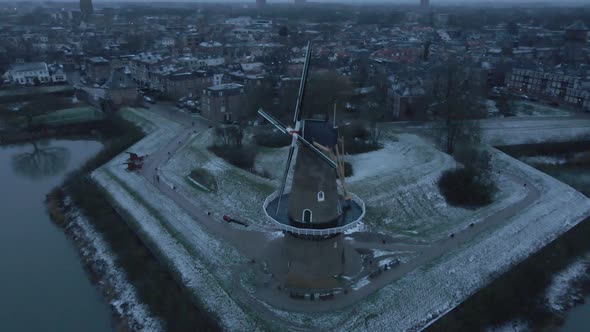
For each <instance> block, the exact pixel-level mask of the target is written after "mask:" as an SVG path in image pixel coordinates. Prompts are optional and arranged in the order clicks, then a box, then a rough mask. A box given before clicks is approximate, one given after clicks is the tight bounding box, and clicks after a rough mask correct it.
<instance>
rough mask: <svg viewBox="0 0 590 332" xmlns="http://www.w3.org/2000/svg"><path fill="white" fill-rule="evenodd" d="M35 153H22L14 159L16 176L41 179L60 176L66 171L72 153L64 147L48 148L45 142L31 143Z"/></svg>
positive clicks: (13, 165)
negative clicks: (60, 173)
mask: <svg viewBox="0 0 590 332" xmlns="http://www.w3.org/2000/svg"><path fill="white" fill-rule="evenodd" d="M31 144H32V145H33V151H30V152H22V153H19V154H17V155H15V156H14V157H13V159H12V167H13V169H14V172H15V173H16V174H20V175H23V176H26V177H29V178H31V179H39V178H43V177H49V176H54V175H57V174H59V172H61V171H63V170H65V169H66V167H67V165H68V161H69V158H70V153H69V151H68V150H67V149H66V148H63V147H51V146H47V144H46V143H45V142H36V141H33V142H31Z"/></svg>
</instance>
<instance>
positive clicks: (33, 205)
mask: <svg viewBox="0 0 590 332" xmlns="http://www.w3.org/2000/svg"><path fill="white" fill-rule="evenodd" d="M100 148H101V144H100V143H99V142H96V141H87V140H77V141H70V140H50V141H45V142H38V143H35V144H32V143H27V144H22V145H18V146H2V147H0V179H1V180H2V181H1V183H0V262H2V268H1V269H0V322H1V328H0V330H2V331H8V332H11V331H18V332H20V331H24V332H28V331H60V332H69V331H72V332H73V331H76V332H78V331H85V332H94V331H96V332H99V331H100V332H104V331H113V330H114V328H113V320H112V317H111V312H110V309H109V306H108V304H107V303H106V302H105V301H104V299H103V298H102V296H101V294H100V293H99V291H98V290H97V288H96V287H95V286H94V285H92V284H91V282H90V280H89V278H88V275H87V274H86V272H85V271H84V270H83V267H82V263H81V261H80V257H79V256H78V252H77V249H76V247H75V245H74V243H72V241H71V240H69V239H68V238H67V237H66V235H65V234H64V233H63V231H62V230H61V229H60V228H58V227H57V226H55V225H54V224H53V223H52V222H51V220H50V219H49V215H48V214H47V211H46V209H45V205H44V199H45V195H46V194H47V193H48V192H49V191H50V190H51V189H52V188H54V187H55V186H57V185H59V184H60V183H61V181H62V180H63V179H64V176H65V175H66V174H67V173H68V172H70V171H73V170H75V169H76V168H78V167H80V166H81V165H82V163H83V162H84V161H85V160H87V159H89V158H90V157H92V156H93V155H94V154H96V153H97V152H98V151H99V149H100Z"/></svg>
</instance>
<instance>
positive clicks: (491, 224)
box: [141, 108, 540, 319]
mask: <svg viewBox="0 0 590 332" xmlns="http://www.w3.org/2000/svg"><path fill="white" fill-rule="evenodd" d="M151 111H153V112H158V113H159V114H161V112H167V111H166V110H163V109H160V108H158V109H155V108H154V109H152V110H151ZM174 112H175V113H174V114H168V115H167V117H168V118H169V119H172V120H173V121H177V122H179V123H181V124H182V125H183V126H184V128H183V129H182V130H181V131H180V132H179V133H178V135H177V136H176V137H175V138H174V139H172V140H171V141H170V142H169V143H168V144H167V145H166V146H164V147H163V148H162V149H161V150H160V151H158V152H156V153H153V154H152V155H150V157H149V159H148V160H147V161H146V165H145V167H144V170H143V171H142V173H141V174H142V175H143V176H144V177H145V178H146V179H148V181H150V182H151V183H153V184H154V185H155V186H156V187H157V188H158V189H159V190H160V191H161V192H162V194H164V195H166V196H167V197H169V198H170V199H171V200H172V201H174V202H175V203H176V204H178V205H179V206H180V207H181V208H183V209H184V210H185V212H186V213H188V214H189V215H190V216H191V217H192V218H193V219H194V221H195V222H197V223H199V224H200V225H202V226H204V228H205V229H206V230H207V231H208V232H209V233H210V234H212V235H214V236H216V237H218V238H220V239H222V240H223V241H226V242H227V243H229V244H231V245H233V246H234V247H235V248H237V249H238V250H239V251H240V252H241V253H242V254H243V255H244V256H245V257H252V258H261V257H265V255H264V252H263V250H264V248H265V246H264V245H263V244H265V243H268V237H267V235H266V234H265V232H261V231H249V230H245V229H240V228H237V227H233V226H231V225H228V224H227V223H225V222H223V221H221V220H214V219H213V218H211V217H210V216H208V215H207V213H206V211H203V210H202V209H201V207H198V206H195V205H193V204H192V203H191V202H190V200H188V199H187V198H186V197H185V196H184V195H183V194H182V193H181V192H179V191H178V190H175V189H174V188H172V187H170V185H169V184H167V183H164V181H163V180H162V179H161V178H160V181H159V182H158V181H157V176H158V173H157V171H156V168H161V167H162V166H163V165H164V164H165V163H166V162H167V161H168V159H169V155H174V154H175V153H176V152H177V151H178V150H179V149H180V148H181V147H182V146H183V144H185V143H186V142H187V140H188V139H189V138H190V136H191V134H192V133H194V132H195V131H201V130H204V129H206V128H207V126H208V124H207V123H206V122H205V121H202V120H199V119H197V120H195V117H194V116H193V115H191V114H186V113H181V112H178V111H174ZM193 121H194V122H195V125H194V127H193V126H192V122H193ZM505 175H506V176H508V177H509V178H510V179H511V180H512V181H514V182H516V183H519V184H524V183H525V181H524V180H523V179H521V178H519V177H517V176H514V175H511V174H505ZM539 197H540V191H539V190H538V189H537V188H536V187H534V186H533V185H532V184H528V185H527V194H526V196H525V197H524V198H523V199H521V200H520V201H518V202H516V203H514V204H512V205H510V206H508V207H506V208H504V209H502V210H500V211H498V212H496V213H495V214H493V215H491V216H489V217H487V218H485V219H484V220H482V221H481V222H479V223H477V224H475V225H473V226H472V227H467V228H465V229H464V230H463V231H460V232H457V233H456V234H454V236H453V237H449V238H445V239H443V240H441V241H439V242H436V243H434V244H432V245H429V246H422V245H416V244H407V243H396V242H391V243H385V244H383V243H382V242H381V241H380V240H377V241H363V240H361V239H355V240H353V243H352V245H353V246H355V247H363V248H373V249H382V250H389V251H399V250H414V251H417V252H418V253H419V254H418V256H417V257H415V258H414V259H412V260H410V261H408V262H407V263H403V264H400V265H398V266H397V267H395V268H393V269H391V270H388V271H387V272H384V273H383V274H381V275H380V276H379V277H377V278H375V279H373V280H372V281H371V283H369V284H368V285H367V286H365V287H362V288H360V289H358V290H356V291H354V292H350V293H349V294H347V295H343V296H337V297H336V298H335V299H334V300H332V301H315V302H310V301H301V300H294V299H291V298H290V297H289V296H288V294H286V293H285V292H277V291H266V292H262V293H261V295H262V296H263V299H264V300H265V301H267V302H268V303H269V304H271V305H273V306H276V307H279V308H283V309H285V310H291V311H303V312H317V311H324V310H325V311H329V310H336V309H340V308H344V307H347V306H350V305H352V304H354V303H356V302H357V301H359V300H361V299H363V298H364V297H366V296H368V295H370V294H371V293H373V292H374V291H376V290H378V289H380V288H382V287H383V286H385V285H387V284H389V283H391V282H392V281H395V280H397V279H400V278H401V277H403V276H404V275H406V274H407V273H409V272H411V271H413V270H415V269H416V268H418V267H420V266H423V265H424V264H426V263H429V262H432V261H433V260H436V259H437V258H439V257H441V256H442V255H443V254H445V253H447V252H449V251H451V250H454V249H457V248H459V247H461V246H463V245H465V244H466V243H467V242H469V241H471V240H473V239H474V238H476V237H477V236H478V235H480V234H482V233H483V232H485V231H488V230H491V229H493V228H495V227H498V226H500V225H502V224H503V223H505V222H506V221H508V220H509V219H510V218H512V217H513V216H515V215H517V214H518V213H519V212H521V211H522V210H524V209H526V208H527V207H528V206H530V205H531V204H532V203H534V202H535V201H536V200H537V199H538V198H539ZM261 203H262V202H261ZM191 226H192V225H183V224H180V223H179V224H176V225H175V227H177V228H178V229H179V230H180V231H181V232H182V234H187V235H188V234H191V233H193V232H195V229H194V226H192V227H191ZM236 269H237V270H236V271H239V269H243V266H241V267H236ZM236 273H237V274H239V272H236ZM234 276H236V277H239V275H236V274H234ZM236 290H237V291H240V290H239V289H236ZM265 294H266V295H265ZM269 294H270V295H269ZM236 295H238V294H236ZM249 296H250V295H248V294H247V293H245V292H243V290H242V292H240V294H239V297H240V298H241V299H242V300H243V301H244V300H245V301H246V303H247V304H248V305H249V306H255V307H256V308H257V310H258V311H261V312H263V313H264V314H265V315H272V313H271V312H270V311H269V309H268V308H267V307H265V306H264V305H262V304H260V303H259V302H258V301H256V300H254V299H252V298H248V297H249ZM269 317H270V316H269ZM276 319H278V318H276Z"/></svg>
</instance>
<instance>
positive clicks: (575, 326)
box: [561, 296, 590, 332]
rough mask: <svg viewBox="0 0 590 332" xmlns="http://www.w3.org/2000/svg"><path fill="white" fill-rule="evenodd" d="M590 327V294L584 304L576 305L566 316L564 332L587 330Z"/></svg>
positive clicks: (582, 331) (585, 331) (583, 331)
mask: <svg viewBox="0 0 590 332" xmlns="http://www.w3.org/2000/svg"><path fill="white" fill-rule="evenodd" d="M589 329H590V296H586V298H585V302H584V304H581V305H579V306H576V307H574V308H573V309H572V310H571V311H570V312H568V313H567V315H566V317H565V324H564V325H563V327H562V328H561V331H562V332H587V331H588V330H589Z"/></svg>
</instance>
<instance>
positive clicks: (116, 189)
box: [92, 110, 257, 331]
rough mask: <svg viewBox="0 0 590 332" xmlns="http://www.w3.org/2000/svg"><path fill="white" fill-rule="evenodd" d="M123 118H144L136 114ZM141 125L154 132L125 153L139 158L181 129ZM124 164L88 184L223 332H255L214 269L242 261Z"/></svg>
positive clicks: (225, 272) (222, 273)
mask: <svg viewBox="0 0 590 332" xmlns="http://www.w3.org/2000/svg"><path fill="white" fill-rule="evenodd" d="M127 112H131V113H130V115H132V116H140V117H143V115H142V114H141V113H140V111H137V110H127ZM142 121H145V123H148V122H151V123H152V124H157V125H156V126H157V127H156V126H154V127H151V128H148V130H149V129H151V130H153V131H152V132H151V133H150V134H149V135H148V136H147V137H146V138H144V139H143V140H142V141H140V142H138V143H137V144H135V145H134V146H133V147H131V148H130V150H131V151H134V152H136V153H138V154H149V153H153V152H155V151H157V150H158V149H160V148H161V147H162V146H164V145H166V144H168V143H169V142H170V140H171V139H172V138H173V137H174V136H175V135H176V133H177V131H178V129H179V128H180V126H179V125H177V124H174V123H171V122H170V121H168V120H166V119H163V118H160V117H157V116H155V115H153V114H151V113H150V118H149V119H145V120H142ZM155 128H157V129H155ZM154 129H155V130H154ZM126 158H127V155H125V154H121V155H119V156H117V157H115V158H114V159H113V160H111V161H110V162H108V163H107V164H106V165H104V166H103V167H101V168H99V169H98V170H96V171H95V172H93V173H92V178H93V179H94V180H95V181H96V182H97V183H98V184H99V185H100V186H101V187H102V188H103V189H105V191H106V192H107V193H108V195H109V197H110V199H111V202H112V203H114V204H115V205H116V207H117V208H118V209H119V211H124V212H125V214H126V215H127V221H128V222H129V223H130V224H131V225H132V226H133V227H134V229H135V231H136V232H137V233H138V235H140V236H141V238H142V239H143V241H144V242H146V244H147V245H148V246H149V247H150V249H151V250H152V251H154V252H155V253H156V254H157V255H158V256H159V257H160V258H161V259H163V260H164V261H165V262H167V264H168V265H169V266H170V267H171V268H172V271H173V272H175V273H176V274H177V275H178V278H179V279H180V280H183V281H184V283H185V284H186V286H187V287H188V289H190V290H191V291H192V292H193V293H194V294H195V296H197V297H198V298H199V299H200V300H201V302H202V303H204V304H205V306H206V307H207V308H209V309H210V310H212V311H214V312H216V313H217V314H218V315H219V317H220V324H221V326H223V327H224V328H225V329H227V330H240V331H251V330H256V329H257V327H256V326H257V323H256V322H255V321H254V320H253V319H252V318H251V317H250V316H249V315H248V314H246V313H245V312H244V311H243V310H242V309H241V308H240V307H239V306H238V305H237V303H236V302H235V301H234V300H233V299H232V298H231V296H230V295H229V294H228V291H227V287H228V284H227V283H228V282H229V280H230V278H229V273H230V271H229V269H217V267H221V266H229V265H232V264H237V263H238V262H239V260H240V259H241V258H240V256H239V255H238V253H237V252H236V251H235V249H233V248H232V247H230V246H228V245H227V244H225V243H223V242H221V241H220V240H218V239H216V238H214V237H212V236H211V235H209V233H207V232H206V231H204V230H203V228H202V226H201V225H199V224H198V223H195V222H194V220H193V219H192V218H191V217H190V216H189V215H188V214H187V213H186V212H185V211H184V210H183V209H182V208H180V207H179V206H178V205H176V204H175V203H174V202H173V201H171V200H170V199H169V198H168V197H166V196H164V195H163V194H161V193H160V192H159V190H158V189H156V188H155V187H154V186H153V185H152V184H151V183H149V182H148V181H147V180H146V179H145V178H143V177H141V176H140V175H139V174H136V173H130V172H127V171H125V170H124V167H122V166H121V163H122V162H123V161H124V160H125V159H126ZM224 282H225V284H224Z"/></svg>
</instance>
